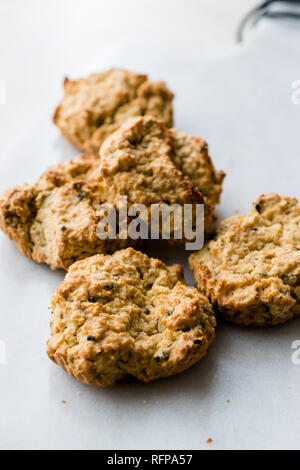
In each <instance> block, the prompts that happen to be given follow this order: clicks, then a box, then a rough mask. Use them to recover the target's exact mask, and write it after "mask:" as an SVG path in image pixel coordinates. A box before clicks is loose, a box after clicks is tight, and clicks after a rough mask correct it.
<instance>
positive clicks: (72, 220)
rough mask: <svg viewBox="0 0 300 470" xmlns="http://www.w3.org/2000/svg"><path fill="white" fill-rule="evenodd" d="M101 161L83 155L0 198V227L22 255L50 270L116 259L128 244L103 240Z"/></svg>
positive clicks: (121, 241) (117, 240)
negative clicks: (102, 256) (106, 256)
mask: <svg viewBox="0 0 300 470" xmlns="http://www.w3.org/2000/svg"><path fill="white" fill-rule="evenodd" d="M98 167H99V157H98V156H97V155H79V156H78V157H76V158H75V159H74V160H71V161H69V162H67V163H61V164H58V165H56V166H54V167H51V168H49V170H47V171H46V173H44V174H43V175H42V176H41V177H40V179H39V180H38V181H37V182H36V183H35V184H33V185H31V186H29V185H24V186H17V187H15V188H11V189H8V190H7V191H5V192H4V193H3V194H2V195H1V196H0V227H1V229H2V230H3V231H4V232H5V233H6V235H8V236H9V238H11V239H12V240H13V241H14V242H15V243H16V245H17V246H18V248H19V249H20V250H21V252H22V253H23V254H24V255H25V256H27V257H28V258H30V259H33V260H35V261H37V262H38V263H47V264H49V266H50V267H51V268H52V269H57V268H63V269H68V267H69V266H70V265H71V264H72V263H74V261H77V260H78V259H82V258H86V257H87V256H91V255H94V254H96V253H112V252H113V251H115V250H116V249H120V248H123V247H126V246H128V243H129V241H128V240H119V239H116V240H100V239H99V238H98V236H97V232H96V230H97V224H98V222H99V220H100V218H99V217H98V216H97V209H98V207H99V203H100V202H101V200H103V199H104V195H103V189H102V185H101V182H100V181H99V179H98V176H97V175H98V171H99V170H98Z"/></svg>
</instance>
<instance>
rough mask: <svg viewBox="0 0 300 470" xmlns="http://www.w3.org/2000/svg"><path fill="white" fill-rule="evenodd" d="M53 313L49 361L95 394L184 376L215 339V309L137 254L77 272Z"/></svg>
mask: <svg viewBox="0 0 300 470" xmlns="http://www.w3.org/2000/svg"><path fill="white" fill-rule="evenodd" d="M51 310H52V318H51V336H50V339H49V340H48V343H47V344H48V348H47V354H48V356H49V358H50V359H52V360H53V361H54V362H55V363H57V364H58V365H59V366H61V367H62V368H63V369H64V370H66V371H67V372H68V373H69V374H70V375H72V376H73V377H75V378H76V379H78V380H80V381H82V382H84V383H87V384H91V385H97V386H104V387H105V386H110V385H114V384H115V383H116V382H119V381H121V380H124V379H126V378H128V377H135V378H136V379H138V380H140V381H142V382H150V381H152V380H154V379H158V378H161V377H168V376H170V375H173V374H177V373H179V372H182V371H183V370H185V369H187V368H188V367H190V366H192V365H193V364H195V363H196V362H197V361H199V359H201V358H202V357H203V356H204V355H205V354H206V351H207V349H208V347H209V346H210V344H211V343H212V341H213V339H214V336H215V316H214V313H213V310H212V307H211V305H210V303H209V301H208V299H207V298H206V297H205V296H204V295H203V294H200V293H199V292H198V291H197V289H195V288H194V287H189V286H187V285H186V284H185V282H184V278H183V271H182V269H181V267H180V266H178V265H173V266H169V267H167V266H166V265H165V264H163V263H162V262H161V261H159V260H156V259H153V258H149V257H148V256H147V255H145V254H142V253H141V252H138V251H135V250H134V249H133V248H128V249H126V250H121V251H117V252H115V253H114V254H113V255H111V256H109V255H106V256H104V255H96V256H93V257H90V258H86V259H85V260H83V261H78V262H77V263H75V264H73V266H71V267H70V269H69V271H68V273H67V275H66V278H65V280H64V281H63V282H62V283H61V284H60V286H59V287H58V289H57V290H56V292H55V294H54V296H53V298H52V304H51Z"/></svg>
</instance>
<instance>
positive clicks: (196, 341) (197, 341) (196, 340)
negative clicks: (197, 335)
mask: <svg viewBox="0 0 300 470" xmlns="http://www.w3.org/2000/svg"><path fill="white" fill-rule="evenodd" d="M201 343H202V341H201V339H194V344H201Z"/></svg>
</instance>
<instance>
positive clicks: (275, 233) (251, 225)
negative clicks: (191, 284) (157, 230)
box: [190, 194, 300, 326]
mask: <svg viewBox="0 0 300 470" xmlns="http://www.w3.org/2000/svg"><path fill="white" fill-rule="evenodd" d="M299 227H300V207H299V206H298V201H297V199H292V198H290V197H286V196H278V195H277V194H265V195H262V196H260V197H259V198H258V200H257V201H255V202H254V203H253V209H252V210H251V212H250V213H249V214H247V215H244V216H236V217H231V218H229V219H227V220H225V221H223V222H222V223H221V224H220V225H219V228H218V231H217V234H216V236H215V238H214V239H213V240H211V241H209V242H207V243H206V244H205V246H204V248H203V249H202V250H200V251H199V252H197V253H194V254H192V255H191V256H190V267H191V269H192V270H193V272H194V275H195V279H196V283H197V287H198V288H199V290H200V291H201V292H203V293H204V294H206V295H207V296H208V298H209V299H210V300H211V302H212V304H213V305H214V306H215V307H216V308H217V310H218V311H219V312H220V314H221V315H223V316H224V317H225V318H226V319H228V320H230V321H232V322H234V323H239V324H242V325H255V326H264V325H277V324H280V323H285V322H286V321H287V320H289V319H291V318H293V317H295V316H296V315H299V314H300V229H299Z"/></svg>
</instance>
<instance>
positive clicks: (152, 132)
mask: <svg viewBox="0 0 300 470" xmlns="http://www.w3.org/2000/svg"><path fill="white" fill-rule="evenodd" d="M100 157H101V164H100V174H101V176H102V177H103V178H105V181H107V192H108V194H109V200H110V201H112V200H113V199H114V198H115V197H116V195H117V197H118V195H119V194H120V192H121V193H124V194H126V195H127V196H128V198H129V199H130V200H131V201H133V202H138V203H141V204H145V205H150V204H154V203H156V202H158V199H157V193H159V194H163V197H162V199H163V200H164V201H165V202H166V203H168V204H174V203H176V202H177V198H178V192H179V194H180V195H181V199H182V200H185V202H186V203H191V202H197V203H201V202H204V203H206V205H207V207H206V216H207V229H209V227H210V224H211V222H212V220H211V219H213V218H214V216H213V212H214V209H215V207H214V206H215V204H216V203H218V202H219V199H220V194H221V191H222V182H223V179H224V176H225V174H224V173H223V172H222V171H216V170H215V168H214V166H213V164H212V161H211V158H210V157H209V155H208V146H207V143H206V142H205V141H203V140H202V139H200V138H195V137H192V136H190V135H188V134H185V133H184V132H180V131H178V130H177V129H168V128H166V127H165V126H164V124H163V123H162V122H160V121H158V120H157V119H154V118H152V117H150V116H145V117H138V118H135V119H130V120H128V121H127V122H126V123H124V124H123V125H122V126H121V127H120V129H119V130H118V131H116V132H115V133H114V134H113V135H111V136H110V137H109V138H107V140H106V141H105V143H104V144H103V146H102V148H101V150H100ZM182 175H184V176H185V181H186V183H185V185H182ZM177 181H178V182H180V188H179V187H178V185H177ZM158 188H159V190H158ZM188 192H189V193H190V196H188ZM199 192H200V193H201V195H202V196H204V198H202V201H201V200H200V199H201V197H199V195H197V193H198V194H199Z"/></svg>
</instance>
